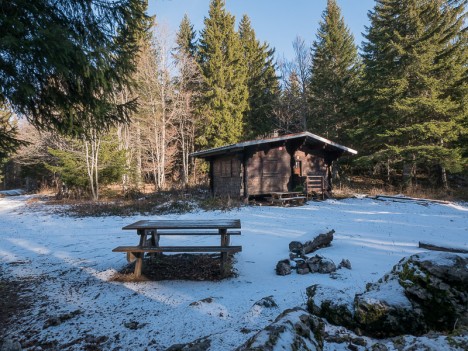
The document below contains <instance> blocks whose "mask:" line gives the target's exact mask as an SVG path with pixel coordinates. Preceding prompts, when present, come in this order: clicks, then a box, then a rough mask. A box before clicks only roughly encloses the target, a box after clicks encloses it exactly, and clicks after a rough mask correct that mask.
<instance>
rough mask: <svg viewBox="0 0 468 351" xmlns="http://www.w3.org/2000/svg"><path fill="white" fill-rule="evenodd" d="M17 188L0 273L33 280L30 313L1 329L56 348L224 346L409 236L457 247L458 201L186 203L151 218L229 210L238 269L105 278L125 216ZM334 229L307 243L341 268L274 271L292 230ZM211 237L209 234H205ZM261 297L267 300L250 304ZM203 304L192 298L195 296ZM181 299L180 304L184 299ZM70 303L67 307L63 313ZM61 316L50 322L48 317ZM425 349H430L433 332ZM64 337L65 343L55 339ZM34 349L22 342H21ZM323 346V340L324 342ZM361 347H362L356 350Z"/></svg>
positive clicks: (366, 268)
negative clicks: (202, 207)
mask: <svg viewBox="0 0 468 351" xmlns="http://www.w3.org/2000/svg"><path fill="white" fill-rule="evenodd" d="M28 199H30V197H29V196H19V197H6V198H0V271H3V274H4V275H6V276H7V277H9V278H11V279H19V278H27V279H30V278H37V279H39V280H41V281H42V282H43V283H41V284H40V291H36V292H34V294H35V296H37V298H45V300H44V301H45V302H44V303H37V304H36V305H35V307H34V309H33V311H32V312H31V313H30V314H29V315H28V316H24V317H22V318H21V320H19V321H18V323H16V324H15V326H14V328H12V329H11V330H9V331H8V333H7V335H6V337H9V338H13V339H20V340H21V338H22V337H24V336H25V335H28V336H29V339H30V340H31V339H35V340H38V341H40V342H41V343H45V342H50V343H52V344H54V345H58V346H61V347H57V349H67V350H81V349H83V345H84V344H85V343H86V342H89V340H90V337H94V338H100V337H104V338H101V339H100V340H102V343H101V344H100V347H101V349H102V350H114V349H116V350H127V349H128V350H129V349H133V350H144V349H146V348H148V349H150V350H164V349H166V348H167V347H169V346H171V345H173V344H177V343H185V342H190V341H193V340H195V339H198V338H201V337H204V336H208V335H211V340H212V344H211V348H210V350H232V349H235V348H236V347H238V346H240V345H241V344H242V343H244V342H245V341H246V340H247V339H248V338H249V337H251V336H252V335H254V334H255V333H256V332H258V331H259V330H261V329H263V328H264V327H265V326H267V325H268V324H270V323H271V322H272V321H273V320H274V319H275V317H276V316H277V315H279V314H280V313H281V312H282V311H283V310H285V309H287V308H292V307H295V306H299V305H303V304H305V303H306V294H305V289H306V288H307V287H308V286H310V285H312V284H322V285H325V286H333V287H335V288H336V289H339V290H342V291H343V292H345V293H349V294H355V293H357V292H362V291H364V289H365V286H366V283H369V282H375V281H376V280H378V279H379V278H380V277H382V276H383V275H384V274H385V273H387V272H388V271H390V270H391V268H392V267H393V266H394V265H395V264H396V263H397V262H398V261H399V260H400V259H401V258H403V257H405V256H409V255H411V254H414V253H417V252H421V251H425V250H422V249H419V248H418V242H419V241H425V242H430V243H433V244H440V245H446V246H449V247H458V248H465V249H468V207H466V206H464V205H463V204H452V205H442V204H429V205H426V206H423V205H421V204H415V203H396V202H385V201H376V200H372V199H368V198H359V199H357V198H356V199H348V200H342V201H336V200H328V201H324V202H309V203H308V204H307V205H305V206H302V207H290V208H281V207H244V208H241V209H238V210H233V211H230V212H217V211H216V212H203V211H200V212H195V213H188V214H184V215H168V216H159V217H158V216H152V217H151V218H152V219H158V218H160V219H162V218H164V219H211V218H212V219H221V218H226V219H237V218H238V219H240V220H241V223H242V235H241V236H236V237H232V238H231V241H232V244H233V245H242V247H243V251H242V252H241V253H239V254H236V256H235V258H236V263H235V268H236V270H237V273H238V277H236V278H232V279H227V280H223V281H220V282H201V281H160V282H138V283H135V282H133V283H128V282H127V283H118V282H111V281H109V279H110V277H112V276H113V275H114V274H115V273H116V271H117V270H120V269H121V268H122V267H123V266H125V265H126V264H127V262H126V257H125V254H120V253H113V252H112V249H113V248H114V247H116V246H119V245H135V244H137V240H138V237H137V235H136V233H135V232H132V231H122V230H121V228H122V227H123V226H125V225H128V224H130V223H133V222H135V221H137V220H141V219H149V217H144V216H134V217H125V218H120V217H100V218H72V217H66V216H58V215H55V214H51V213H50V211H48V210H50V207H48V206H43V205H41V204H40V203H39V204H37V203H35V204H34V206H28V205H27V200H28ZM331 229H334V230H335V231H336V233H335V236H334V241H333V242H332V246H331V247H328V248H324V249H321V250H319V251H318V253H319V254H321V255H323V256H325V257H327V258H330V259H332V260H333V261H334V262H335V263H336V264H338V263H339V262H340V261H341V260H342V259H343V258H347V259H349V260H350V261H351V264H352V270H347V269H340V270H338V271H337V274H336V275H334V276H330V275H328V274H307V275H298V274H296V273H294V272H293V274H291V275H288V276H277V275H276V274H275V271H274V268H275V265H276V263H277V262H278V261H279V260H281V259H285V258H288V252H289V251H288V244H289V242H291V241H293V240H297V241H302V242H304V241H306V240H311V239H313V238H314V236H316V235H317V234H320V233H325V232H328V231H329V230H331ZM162 240H164V242H165V244H167V245H176V244H177V245H193V244H196V245H202V244H206V245H208V244H213V242H212V241H211V240H210V238H206V237H196V238H187V237H177V236H175V237H164V238H163V239H162ZM212 240H214V241H216V243H214V244H217V240H218V238H217V237H216V238H213V239H212ZM267 296H273V299H274V300H275V301H276V303H277V304H278V307H275V308H262V307H259V306H258V305H255V306H254V303H255V302H256V301H258V300H260V299H262V298H264V297H267ZM209 297H210V298H212V299H208V301H211V302H199V303H197V304H193V302H197V301H200V300H203V299H206V298H209ZM191 304H192V305H191ZM75 311H79V312H77V313H73V312H75ZM66 314H70V318H69V319H66V320H64V321H62V322H61V323H59V324H58V325H55V326H54V325H53V324H50V322H49V323H46V321H48V320H49V321H50V319H51V318H52V319H53V318H55V317H58V316H63V315H66ZM431 342H433V343H435V344H436V345H435V346H434V347H435V349H437V347H438V346H437V345H438V344H437V342H436V341H431ZM65 345H66V346H65ZM29 349H30V350H34V346H31V348H29ZM326 349H329V350H332V349H333V348H331V347H330V346H326ZM363 349H364V348H363Z"/></svg>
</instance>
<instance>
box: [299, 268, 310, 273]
mask: <svg viewBox="0 0 468 351" xmlns="http://www.w3.org/2000/svg"><path fill="white" fill-rule="evenodd" d="M309 273H310V269H309V267H304V268H297V274H309Z"/></svg>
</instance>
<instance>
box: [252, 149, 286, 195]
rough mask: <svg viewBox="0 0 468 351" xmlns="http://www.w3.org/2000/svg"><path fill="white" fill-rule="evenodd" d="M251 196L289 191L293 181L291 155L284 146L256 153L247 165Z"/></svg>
mask: <svg viewBox="0 0 468 351" xmlns="http://www.w3.org/2000/svg"><path fill="white" fill-rule="evenodd" d="M247 167H248V169H247V173H248V179H247V187H248V194H249V195H262V194H269V193H271V192H284V191H288V187H289V185H290V184H289V183H290V181H291V155H290V154H289V153H288V152H287V150H286V148H285V147H284V146H277V147H273V148H265V149H263V150H259V151H257V152H255V153H254V154H253V155H252V156H251V157H250V158H249V160H248V164H247Z"/></svg>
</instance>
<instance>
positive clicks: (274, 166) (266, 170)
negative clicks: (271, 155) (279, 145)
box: [263, 159, 279, 176]
mask: <svg viewBox="0 0 468 351" xmlns="http://www.w3.org/2000/svg"><path fill="white" fill-rule="evenodd" d="M278 173H279V163H278V160H277V159H269V160H263V175H264V176H272V175H277V174H278Z"/></svg>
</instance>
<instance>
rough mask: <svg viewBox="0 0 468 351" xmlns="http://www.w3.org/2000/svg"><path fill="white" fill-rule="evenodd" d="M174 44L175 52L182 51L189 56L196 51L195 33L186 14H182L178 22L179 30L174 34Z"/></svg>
mask: <svg viewBox="0 0 468 351" xmlns="http://www.w3.org/2000/svg"><path fill="white" fill-rule="evenodd" d="M176 44H177V47H176V52H178V53H183V54H185V55H188V56H189V57H195V54H196V52H197V45H196V33H195V30H194V29H193V24H192V23H191V22H190V19H189V18H188V16H187V14H185V15H184V17H183V18H182V21H181V22H180V25H179V31H178V32H177V36H176Z"/></svg>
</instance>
